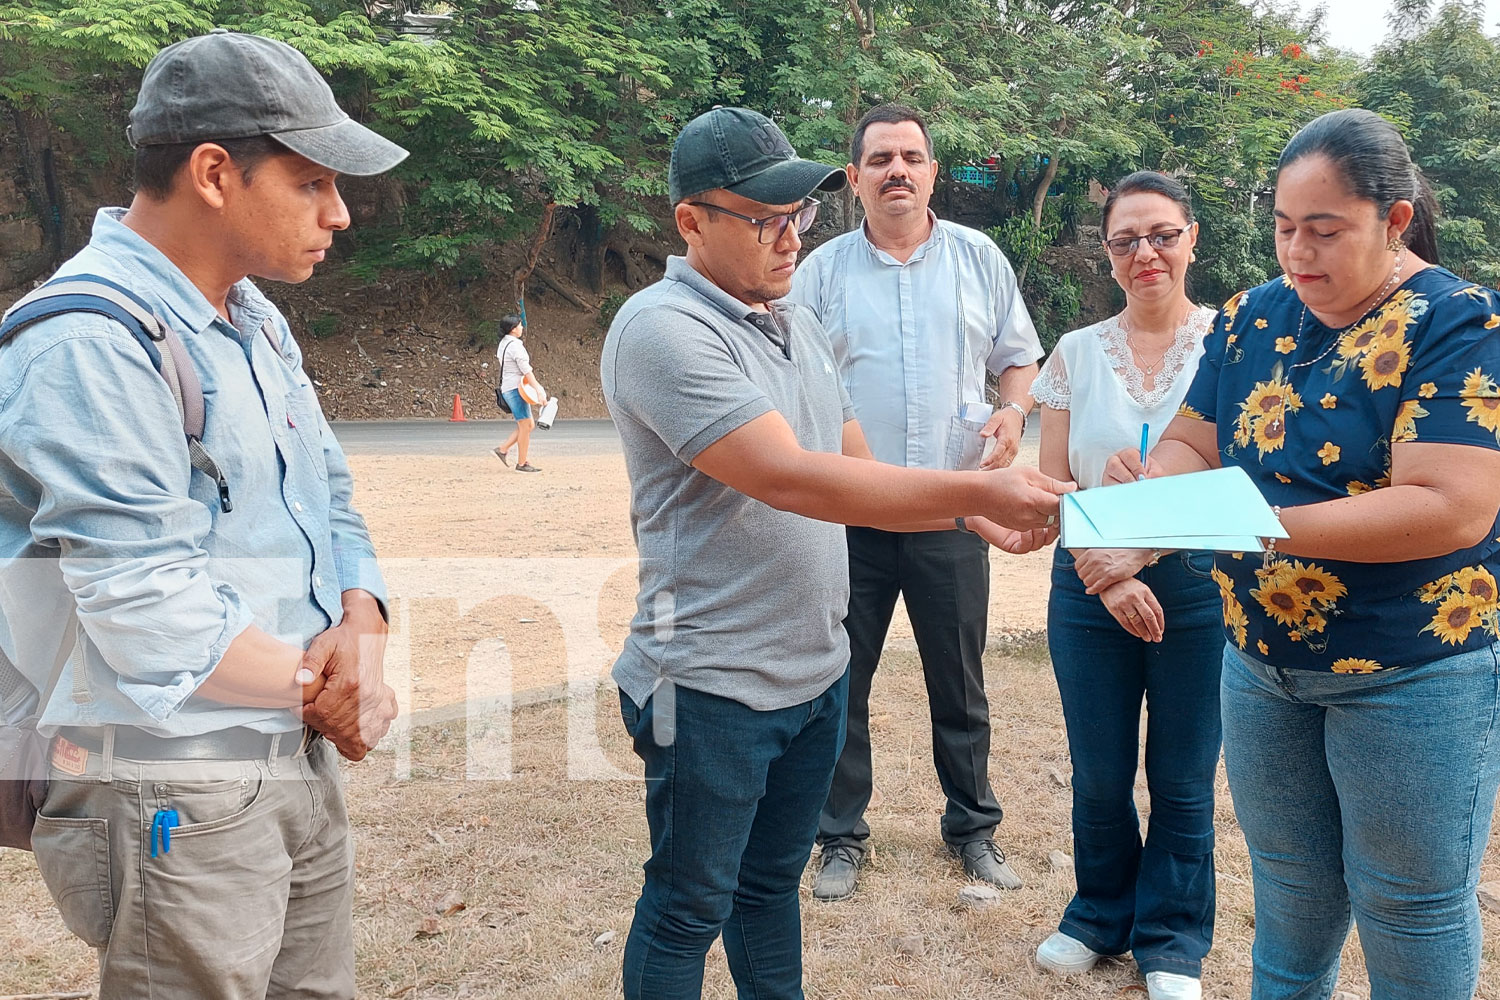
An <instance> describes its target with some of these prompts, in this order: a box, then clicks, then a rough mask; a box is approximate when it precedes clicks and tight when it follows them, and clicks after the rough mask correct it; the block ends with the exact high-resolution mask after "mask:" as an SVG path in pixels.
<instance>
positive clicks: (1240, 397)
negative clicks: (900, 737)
mask: <svg viewBox="0 0 1500 1000" xmlns="http://www.w3.org/2000/svg"><path fill="white" fill-rule="evenodd" d="M1434 209H1435V205H1434V204H1433V200H1432V195H1431V193H1430V192H1429V191H1428V190H1427V187H1426V185H1425V183H1424V182H1423V181H1422V180H1421V178H1420V176H1419V175H1418V174H1417V172H1416V169H1415V168H1414V167H1413V165H1412V161H1411V155H1410V153H1409V152H1408V150H1407V147H1406V143H1405V142H1404V141H1403V140H1402V138H1401V135H1400V134H1399V133H1398V132H1397V131H1396V130H1395V128H1394V127H1392V126H1391V125H1390V124H1389V123H1388V122H1386V121H1385V120H1384V119H1382V118H1380V117H1379V116H1377V115H1375V114H1373V113H1372V112H1369V111H1363V110H1348V111H1337V112H1333V113H1331V114H1327V115H1324V116H1322V117H1321V118H1318V119H1316V120H1315V121H1313V122H1312V123H1311V124H1310V125H1308V126H1307V127H1306V128H1304V129H1303V130H1302V131H1301V132H1299V133H1298V134H1297V135H1296V136H1295V137H1294V138H1293V139H1292V141H1291V143H1290V144H1288V146H1287V148H1286V150H1285V151H1284V152H1283V153H1282V155H1281V164H1280V170H1279V175H1278V177H1277V183H1276V206H1275V218H1276V253H1277V258H1278V260H1279V261H1280V263H1281V266H1282V268H1283V269H1284V270H1285V271H1286V275H1285V277H1282V278H1277V279H1276V280H1274V281H1271V282H1268V283H1267V284H1264V285H1261V286H1260V287H1258V288H1253V289H1251V290H1250V291H1248V292H1243V293H1241V294H1239V295H1236V296H1235V297H1234V298H1233V299H1231V300H1230V301H1229V303H1228V304H1227V305H1226V306H1225V307H1224V309H1223V311H1222V312H1221V313H1220V318H1219V321H1218V323H1217V324H1216V326H1215V329H1214V331H1213V333H1212V334H1210V336H1209V338H1208V342H1207V344H1206V346H1205V353H1204V357H1203V362H1202V364H1201V366H1200V368H1199V370H1198V374H1197V377H1196V378H1195V379H1194V381H1193V386H1192V388H1191V389H1190V390H1189V392H1188V395H1187V399H1186V401H1185V403H1184V406H1183V410H1182V415H1181V416H1179V417H1178V418H1177V419H1176V420H1174V421H1173V422H1172V424H1171V426H1170V427H1169V428H1168V429H1167V433H1166V435H1165V437H1164V438H1163V439H1162V441H1161V443H1160V444H1158V445H1157V446H1156V448H1155V449H1154V450H1153V451H1152V453H1151V457H1150V460H1149V462H1148V463H1147V466H1146V468H1145V469H1144V470H1143V469H1142V468H1141V464H1140V460H1139V456H1137V455H1131V454H1130V453H1129V452H1128V451H1122V452H1120V453H1119V454H1117V455H1116V456H1115V457H1114V458H1113V459H1111V460H1110V466H1109V469H1108V470H1107V472H1106V479H1107V480H1110V481H1118V482H1129V481H1133V480H1134V479H1135V478H1136V475H1137V474H1138V473H1140V472H1143V471H1144V472H1145V473H1146V474H1148V475H1151V476H1164V475H1175V474H1178V473H1184V472H1195V471H1201V470H1204V469H1209V468H1215V467H1218V466H1220V465H1238V466H1239V467H1240V468H1242V469H1244V470H1245V471H1246V472H1247V473H1249V475H1250V477H1251V479H1253V480H1254V481H1255V483H1256V485H1257V486H1258V487H1259V488H1260V490H1261V492H1262V493H1263V494H1264V495H1265V496H1266V498H1267V500H1268V501H1269V502H1271V503H1272V504H1279V505H1280V507H1279V508H1278V511H1279V514H1280V516H1281V520H1282V524H1283V526H1284V527H1285V529H1286V531H1287V532H1288V533H1289V535H1290V537H1289V538H1287V539H1285V540H1278V541H1276V542H1275V543H1274V545H1272V546H1271V548H1272V551H1269V552H1268V553H1267V555H1266V558H1265V559H1264V560H1261V559H1249V558H1247V559H1239V560H1236V559H1230V558H1220V559H1219V560H1218V568H1217V569H1216V570H1215V574H1214V576H1215V579H1216V580H1217V582H1218V585H1219V589H1220V591H1221V594H1222V597H1223V604H1224V625H1225V629H1226V631H1227V633H1228V635H1229V640H1230V641H1229V645H1228V647H1227V649H1226V651H1225V655H1224V686H1223V716H1224V759H1225V767H1226V770H1227V771H1228V773H1229V788H1230V791H1231V793H1232V794H1233V796H1234V805H1235V812H1236V814H1237V815H1238V817H1239V822H1240V825H1241V827H1242V828H1243V829H1244V832H1245V840H1246V841H1247V842H1248V844H1249V847H1250V859H1251V864H1252V869H1253V872H1254V882H1255V947H1254V968H1255V972H1254V983H1253V987H1252V991H1251V996H1252V997H1253V998H1254V1000H1326V998H1327V997H1328V996H1329V995H1330V994H1331V993H1332V991H1333V989H1334V985H1335V983H1336V981H1337V978H1338V967H1339V954H1340V951H1341V950H1342V948H1343V946H1344V941H1345V939H1346V938H1347V936H1348V932H1349V925H1350V917H1351V915H1352V916H1353V919H1354V920H1355V922H1357V923H1358V925H1359V940H1360V945H1361V946H1362V947H1363V949H1364V955H1365V966H1366V968H1367V969H1368V971H1369V976H1370V996H1371V998H1372V1000H1419V998H1420V1000H1469V998H1470V997H1472V996H1473V995H1474V990H1475V987H1476V985H1477V982H1478V975H1479V962H1480V941H1481V935H1480V924H1479V908H1478V904H1477V902H1476V900H1475V895H1474V893H1475V888H1476V886H1477V884H1478V881H1479V867H1480V859H1481V857H1482V855H1483V852H1484V849H1485V844H1486V842H1487V841H1488V839H1489V831H1490V820H1491V816H1492V813H1493V811H1494V807H1495V794H1496V788H1497V785H1500V732H1497V729H1496V722H1497V719H1500V657H1497V643H1496V639H1497V638H1500V629H1497V625H1496V581H1495V575H1496V573H1497V572H1500V539H1497V537H1496V536H1497V524H1496V514H1497V511H1500V491H1497V490H1496V488H1495V487H1496V483H1497V482H1500V387H1497V381H1496V380H1497V377H1500V335H1497V333H1496V330H1497V328H1500V296H1497V295H1496V293H1495V292H1494V291H1492V290H1491V289H1488V288H1483V287H1481V286H1478V285H1475V284H1473V283H1471V282H1468V281H1464V280H1463V279H1461V278H1459V277H1458V276H1457V275H1455V274H1452V273H1451V272H1449V271H1446V270H1444V269H1442V268H1440V267H1436V266H1434V264H1435V262H1436V260H1437V245H1436V231H1435V226H1434V219H1433V216H1434Z"/></svg>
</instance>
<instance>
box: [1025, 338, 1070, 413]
mask: <svg viewBox="0 0 1500 1000" xmlns="http://www.w3.org/2000/svg"><path fill="white" fill-rule="evenodd" d="M1061 347H1062V345H1061V344H1059V345H1058V348H1056V349H1054V350H1053V351H1052V356H1051V357H1049V358H1048V359H1047V363H1046V364H1045V365H1043V366H1042V372H1041V374H1040V375H1038V376H1037V377H1036V381H1035V382H1033V383H1031V398H1032V399H1034V400H1036V401H1037V403H1038V404H1040V405H1041V406H1050V407H1052V409H1054V410H1066V409H1069V408H1071V407H1072V405H1073V389H1072V387H1071V386H1069V385H1068V367H1067V362H1065V361H1064V360H1063V352H1062V351H1061V349H1060V348H1061Z"/></svg>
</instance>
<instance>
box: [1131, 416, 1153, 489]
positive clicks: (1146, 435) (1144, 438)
mask: <svg viewBox="0 0 1500 1000" xmlns="http://www.w3.org/2000/svg"><path fill="white" fill-rule="evenodd" d="M1150 440H1151V425H1150V424H1141V468H1143V469H1144V468H1145V467H1146V443H1147V442H1148V441H1150ZM1135 478H1136V480H1137V481H1140V480H1142V479H1145V478H1146V474H1145V473H1144V472H1143V473H1141V474H1140V475H1139V476H1136V477H1135Z"/></svg>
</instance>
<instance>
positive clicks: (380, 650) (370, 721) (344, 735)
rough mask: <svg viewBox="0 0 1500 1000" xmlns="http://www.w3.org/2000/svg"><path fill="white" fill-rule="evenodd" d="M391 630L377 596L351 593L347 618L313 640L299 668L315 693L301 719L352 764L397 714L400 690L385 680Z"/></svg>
mask: <svg viewBox="0 0 1500 1000" xmlns="http://www.w3.org/2000/svg"><path fill="white" fill-rule="evenodd" d="M388 631H389V629H388V627H387V625H386V621H385V618H384V616H382V615H381V613H380V607H379V605H378V604H377V603H376V601H375V599H374V598H373V597H371V596H370V595H368V594H364V593H363V592H353V591H351V592H348V593H346V594H345V600H344V618H343V620H342V621H341V622H339V624H337V625H335V626H334V627H333V628H330V629H328V630H327V631H325V632H323V633H321V634H320V635H318V636H317V637H315V638H314V639H313V641H312V642H311V643H310V644H309V645H308V647H307V652H306V653H304V654H303V656H302V662H301V664H300V666H299V667H298V676H299V679H300V680H301V681H302V682H303V684H304V685H305V690H307V691H308V692H309V693H310V694H312V697H311V699H310V700H308V701H307V702H305V703H304V704H303V705H302V708H301V709H300V711H299V714H300V716H301V718H302V721H303V722H305V723H307V724H308V725H309V726H312V727H313V728H314V729H316V730H317V731H318V732H320V733H322V734H323V735H324V736H326V737H328V740H329V742H331V743H332V744H333V745H334V747H335V748H336V749H337V750H338V752H339V753H340V754H342V755H343V756H345V757H347V758H348V759H349V760H356V761H357V760H363V759H364V756H365V754H367V753H369V752H370V751H371V750H373V749H374V748H375V745H376V744H377V743H379V742H380V740H381V739H382V738H383V737H384V736H385V734H386V733H387V732H388V731H389V730H390V728H391V723H392V722H394V721H395V719H396V715H397V713H398V707H397V704H396V692H395V691H393V690H392V689H391V687H390V686H389V685H388V684H386V683H385V677H384V667H383V662H384V659H385V644H386V635H387V633H388Z"/></svg>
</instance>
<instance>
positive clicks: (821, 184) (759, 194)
mask: <svg viewBox="0 0 1500 1000" xmlns="http://www.w3.org/2000/svg"><path fill="white" fill-rule="evenodd" d="M846 182H847V178H846V177H845V176H844V172H843V171H842V170H840V169H839V168H837V167H830V166H828V165H827V164H825V163H819V162H817V161H816V160H803V159H799V158H798V157H797V151H796V150H795V149H793V148H792V144H791V143H790V142H788V141H787V138H786V135H785V134H784V133H783V132H782V131H781V129H779V128H777V127H776V124H775V123H774V122H772V121H771V119H769V118H767V117H766V116H765V115H762V114H758V113H756V112H754V111H750V110H748V109H746V108H714V109H713V110H712V111H709V112H706V113H704V114H701V115H699V116H698V117H697V118H694V119H693V120H692V121H690V122H688V123H687V124H686V125H685V126H683V129H682V133H681V134H680V135H678V136H677V141H676V142H675V143H673V144H672V160H671V163H669V164H668V166H667V188H668V196H669V197H670V198H671V199H672V204H674V205H675V204H677V203H678V202H679V201H681V200H682V199H684V198H686V197H688V196H689V195H694V194H697V193H698V192H700V191H712V190H714V189H716V188H723V189H724V190H726V191H733V192H734V193H735V194H737V195H740V196H741V197H744V198H749V199H750V200H751V201H758V202H760V203H761V204H763V205H790V204H792V203H793V202H797V201H801V200H802V199H803V198H806V197H807V196H808V195H810V194H812V193H813V192H814V191H838V190H840V189H842V188H843V186H844V184H845V183H846Z"/></svg>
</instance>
